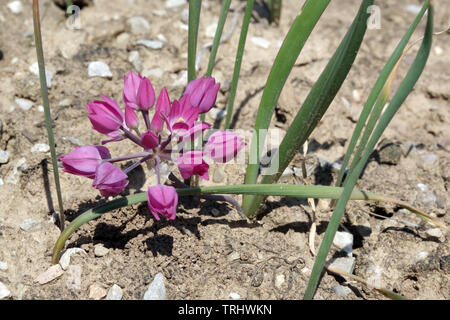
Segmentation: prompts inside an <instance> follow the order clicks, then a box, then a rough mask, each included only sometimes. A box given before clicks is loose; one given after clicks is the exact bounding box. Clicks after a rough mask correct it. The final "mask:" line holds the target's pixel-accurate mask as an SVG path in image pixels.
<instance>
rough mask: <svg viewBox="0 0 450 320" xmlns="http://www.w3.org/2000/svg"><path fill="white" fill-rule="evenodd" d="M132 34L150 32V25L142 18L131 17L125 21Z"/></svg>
mask: <svg viewBox="0 0 450 320" xmlns="http://www.w3.org/2000/svg"><path fill="white" fill-rule="evenodd" d="M127 24H128V25H129V26H130V31H131V33H132V34H145V33H147V32H149V31H150V23H149V22H148V21H147V19H145V18H144V17H132V18H130V19H128V20H127Z"/></svg>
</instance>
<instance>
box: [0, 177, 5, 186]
mask: <svg viewBox="0 0 450 320" xmlns="http://www.w3.org/2000/svg"><path fill="white" fill-rule="evenodd" d="M4 184H5V183H4V182H3V179H2V178H0V186H2V185H4Z"/></svg>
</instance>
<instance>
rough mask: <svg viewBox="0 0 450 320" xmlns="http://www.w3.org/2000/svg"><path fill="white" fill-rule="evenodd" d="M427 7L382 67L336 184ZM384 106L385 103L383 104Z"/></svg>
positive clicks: (340, 180) (362, 112)
mask: <svg viewBox="0 0 450 320" xmlns="http://www.w3.org/2000/svg"><path fill="white" fill-rule="evenodd" d="M426 9H427V7H426V6H423V7H422V9H421V11H420V12H419V14H418V15H417V17H416V18H415V19H414V21H413V23H412V24H411V26H410V27H409V29H408V31H407V32H406V33H405V35H404V36H403V38H402V39H401V41H400V42H399V44H398V45H397V47H396V49H395V50H394V52H393V54H392V55H391V57H390V58H389V60H388V61H387V62H386V65H385V66H384V68H383V69H382V71H381V73H380V76H379V77H378V79H377V81H376V83H375V85H374V87H373V89H372V91H371V92H370V95H369V97H368V98H367V102H366V104H365V105H364V108H363V110H362V111H361V114H360V116H359V119H358V122H357V124H356V126H355V129H354V131H353V135H352V137H351V139H350V142H349V144H348V146H347V151H346V153H345V156H344V159H343V160H342V165H341V170H340V171H339V175H338V178H337V180H336V184H335V185H336V186H337V187H339V186H340V185H341V183H342V179H343V177H344V173H345V170H346V168H347V165H348V163H349V161H350V157H351V155H352V154H353V151H354V150H355V147H356V143H357V141H358V139H359V137H360V136H361V132H362V130H363V128H364V125H365V123H366V121H367V118H368V117H369V115H370V113H371V111H372V109H373V106H374V104H376V101H377V100H378V99H379V96H380V92H381V91H382V90H383V88H385V84H386V81H387V80H388V77H389V75H390V74H391V73H392V70H393V69H394V66H395V65H396V63H397V62H398V60H399V59H400V57H401V55H402V52H403V51H404V50H405V47H406V45H407V44H408V42H409V40H410V38H411V36H412V34H413V33H414V31H415V30H416V28H417V25H418V24H419V22H420V21H421V19H422V17H423V15H424V14H425V11H426ZM383 106H384V104H383Z"/></svg>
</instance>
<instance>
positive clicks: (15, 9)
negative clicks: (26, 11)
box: [8, 0, 23, 14]
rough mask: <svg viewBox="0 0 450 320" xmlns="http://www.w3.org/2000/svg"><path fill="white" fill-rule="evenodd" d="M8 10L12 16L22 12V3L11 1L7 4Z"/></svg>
mask: <svg viewBox="0 0 450 320" xmlns="http://www.w3.org/2000/svg"><path fill="white" fill-rule="evenodd" d="M8 9H9V10H11V12H12V13H14V14H19V13H21V12H22V9H23V6H22V2H20V1H18V0H17V1H12V2H10V3H8Z"/></svg>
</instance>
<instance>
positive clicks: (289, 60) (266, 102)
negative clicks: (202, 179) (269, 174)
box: [243, 0, 330, 212]
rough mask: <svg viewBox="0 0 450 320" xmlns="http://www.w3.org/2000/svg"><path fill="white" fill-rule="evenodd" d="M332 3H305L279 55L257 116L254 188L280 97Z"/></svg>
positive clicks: (251, 170) (251, 169)
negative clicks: (306, 44)
mask: <svg viewBox="0 0 450 320" xmlns="http://www.w3.org/2000/svg"><path fill="white" fill-rule="evenodd" d="M329 3H330V0H314V1H307V2H306V4H305V6H304V7H303V10H302V12H301V13H300V14H299V15H298V16H297V18H296V19H295V21H294V22H293V23H292V26H291V28H290V29H289V32H288V34H287V35H286V38H285V39H284V41H283V44H282V45H281V48H280V50H279V52H278V55H277V57H276V58H275V61H274V63H273V66H272V69H271V71H270V74H269V76H268V78H267V82H266V86H265V88H264V92H263V95H262V98H261V102H260V104H259V108H258V114H257V115H256V121H255V128H254V129H255V130H254V135H253V138H252V142H251V145H250V159H249V163H248V166H247V172H246V175H245V183H246V184H254V183H256V181H257V179H258V170H259V163H260V160H259V159H260V156H261V154H260V152H261V151H260V150H261V145H262V144H263V143H264V141H265V138H266V135H265V134H264V130H265V129H267V128H268V127H269V124H270V120H271V118H272V114H273V111H274V110H275V107H276V105H277V102H278V98H279V97H280V94H281V91H282V89H283V87H284V84H285V83H286V80H287V78H288V76H289V74H290V72H291V70H292V68H293V67H294V63H295V61H296V60H297V58H298V56H299V55H300V52H301V50H302V49H303V46H304V45H305V43H306V40H307V39H308V37H309V35H310V34H311V32H312V30H313V29H314V27H315V25H316V24H317V22H318V21H319V19H320V17H321V16H322V14H323V12H324V11H325V9H326V8H327V6H328V4H329ZM252 202H253V199H252V198H249V197H248V196H244V199H243V210H244V212H247V211H248V208H249V206H250V205H251V203H252Z"/></svg>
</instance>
